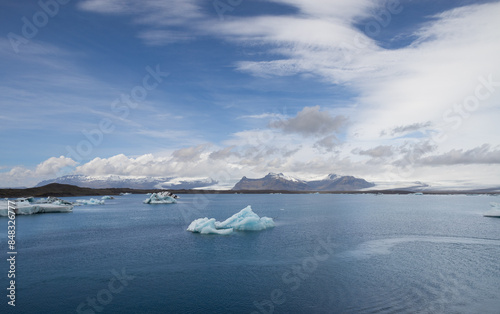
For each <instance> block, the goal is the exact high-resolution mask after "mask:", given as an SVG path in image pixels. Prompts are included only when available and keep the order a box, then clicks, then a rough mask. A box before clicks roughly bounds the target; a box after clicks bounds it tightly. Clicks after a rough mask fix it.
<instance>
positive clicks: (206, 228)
mask: <svg viewBox="0 0 500 314" xmlns="http://www.w3.org/2000/svg"><path fill="white" fill-rule="evenodd" d="M216 222H217V221H215V218H211V219H208V218H200V219H196V220H195V221H193V222H192V223H191V224H190V225H189V227H188V228H187V230H188V231H191V232H198V233H201V234H231V233H232V232H233V228H230V229H217V228H216V227H215V223H216Z"/></svg>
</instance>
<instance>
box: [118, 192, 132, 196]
mask: <svg viewBox="0 0 500 314" xmlns="http://www.w3.org/2000/svg"><path fill="white" fill-rule="evenodd" d="M131 194H132V193H128V192H121V193H120V195H121V196H126V195H131Z"/></svg>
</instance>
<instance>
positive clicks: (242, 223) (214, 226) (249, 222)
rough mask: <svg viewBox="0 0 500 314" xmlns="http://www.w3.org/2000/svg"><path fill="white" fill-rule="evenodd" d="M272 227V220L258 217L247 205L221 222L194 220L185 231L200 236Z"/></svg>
mask: <svg viewBox="0 0 500 314" xmlns="http://www.w3.org/2000/svg"><path fill="white" fill-rule="evenodd" d="M274 226H275V225H274V221H273V219H272V218H269V217H259V215H257V214H256V213H254V212H253V210H252V207H251V206H250V205H249V206H247V207H245V208H243V209H242V210H241V211H239V212H238V213H236V214H234V215H232V216H231V217H229V218H228V219H226V220H224V221H222V222H220V221H216V220H215V218H211V219H209V218H206V217H205V218H199V219H196V220H194V221H193V222H192V223H191V224H190V225H189V227H188V228H187V231H191V232H197V233H201V234H230V233H232V232H233V230H239V231H259V230H264V229H267V228H272V227H274Z"/></svg>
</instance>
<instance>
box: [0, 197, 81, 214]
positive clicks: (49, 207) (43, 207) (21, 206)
mask: <svg viewBox="0 0 500 314" xmlns="http://www.w3.org/2000/svg"><path fill="white" fill-rule="evenodd" d="M56 200H57V201H60V202H57V201H56ZM30 201H31V202H30ZM13 202H14V204H15V205H14V208H15V209H14V212H15V214H16V215H32V214H41V213H70V212H72V211H73V205H72V204H71V203H69V202H66V201H63V200H60V199H56V198H55V197H54V198H50V197H49V198H47V199H42V200H40V201H37V202H34V199H33V198H32V197H31V198H18V199H16V200H14V201H13ZM63 202H64V203H63ZM7 215H8V202H7V201H2V202H0V216H7Z"/></svg>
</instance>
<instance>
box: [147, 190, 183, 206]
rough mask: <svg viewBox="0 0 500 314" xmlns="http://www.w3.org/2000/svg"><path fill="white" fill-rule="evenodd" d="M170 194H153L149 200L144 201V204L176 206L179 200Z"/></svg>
mask: <svg viewBox="0 0 500 314" xmlns="http://www.w3.org/2000/svg"><path fill="white" fill-rule="evenodd" d="M173 196H174V194H172V193H170V192H159V193H152V194H151V195H150V196H149V198H147V199H145V200H144V201H143V203H144V204H175V203H177V200H176V199H175V198H174V197H173Z"/></svg>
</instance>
